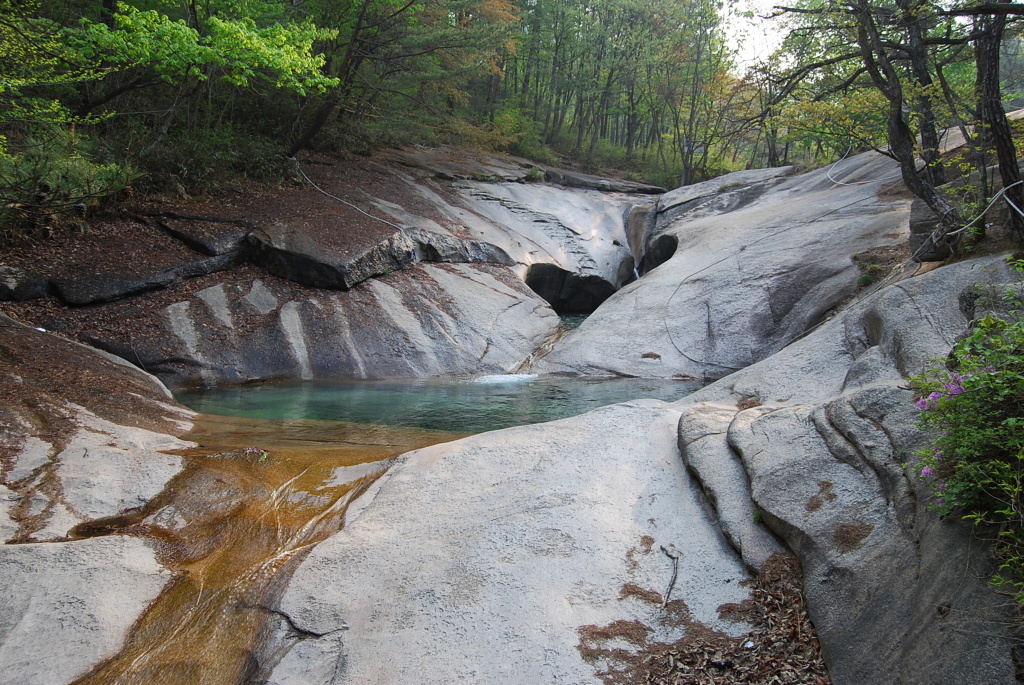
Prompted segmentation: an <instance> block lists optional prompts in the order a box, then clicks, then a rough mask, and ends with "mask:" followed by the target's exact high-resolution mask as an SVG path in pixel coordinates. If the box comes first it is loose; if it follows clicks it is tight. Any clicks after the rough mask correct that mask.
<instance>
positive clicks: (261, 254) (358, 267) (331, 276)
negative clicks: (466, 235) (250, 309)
mask: <svg viewBox="0 0 1024 685" xmlns="http://www.w3.org/2000/svg"><path fill="white" fill-rule="evenodd" d="M396 226H397V225H396ZM249 240H250V241H251V243H252V246H253V251H252V254H251V255H250V259H251V260H252V261H253V262H254V263H255V264H258V265H260V266H262V267H263V268H265V269H266V270H267V271H268V272H270V273H272V274H274V275H276V276H280V277H281V278H284V279H287V280H289V281H293V282H295V283H301V284H302V285H308V286H310V287H313V288H327V289H333V290H348V289H349V288H351V287H352V286H354V285H356V284H357V283H362V282H363V281H365V280H367V279H368V278H372V277H374V276H382V275H385V274H389V273H391V272H393V271H398V270H400V269H408V268H410V267H412V266H413V265H414V264H418V263H420V262H449V263H462V264H473V263H483V264H503V265H505V266H508V265H510V264H512V263H513V262H512V260H511V258H510V257H509V256H508V255H507V254H505V253H504V252H503V251H502V250H501V249H500V248H497V247H495V246H493V245H490V244H488V243H484V242H480V241H475V240H462V239H459V238H456V237H455V236H452V235H451V234H449V233H447V232H434V231H427V230H424V229H422V228H414V227H408V228H403V227H401V226H397V230H396V231H395V232H394V233H393V234H392V235H391V236H389V237H387V238H386V239H384V240H381V241H380V242H377V243H374V244H372V245H369V246H367V247H365V248H362V249H356V250H352V249H338V248H333V247H332V246H330V245H324V244H322V243H320V242H318V241H317V240H316V238H315V237H314V236H311V235H309V234H308V233H307V232H305V231H302V230H297V229H295V228H292V227H289V226H285V225H282V224H276V225H273V226H268V227H266V228H260V229H257V230H255V231H253V232H252V233H251V234H249ZM349 248H351V246H349Z"/></svg>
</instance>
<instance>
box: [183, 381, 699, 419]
mask: <svg viewBox="0 0 1024 685" xmlns="http://www.w3.org/2000/svg"><path fill="white" fill-rule="evenodd" d="M698 387H699V384H697V383H694V382H687V381H673V380H658V379H642V378H566V377H552V376H532V375H518V376H515V375H509V376H484V377H480V378H472V379H437V378H431V379H416V380H402V381H396V380H388V381H337V382H305V383H274V384H265V385H255V386H254V385H247V386H229V387H216V388H206V389H201V390H192V391H185V392H181V393H179V394H178V401H180V402H182V403H183V404H185V405H187V406H189V407H191V408H192V409H195V410H196V411H200V412H203V413H206V414H219V415H222V416H242V417H248V418H262V419H320V420H328V421H351V422H355V423H370V424H377V425H385V426H407V427H412V428H427V429H433V430H445V431H456V432H460V433H480V432H484V431H488V430H497V429H499V428H508V427H510V426H519V425H523V424H528V423H541V422H543V421H552V420H555V419H562V418H566V417H569V416H575V415H577V414H582V413H584V412H587V411H590V410H591V409H595V408H597V407H601V406H604V405H607V404H615V403H617V402H625V401H628V400H633V399H639V398H653V399H659V400H666V401H674V400H678V399H680V398H681V397H684V396H686V395H688V394H690V393H691V392H693V391H694V390H696V389H697V388H698Z"/></svg>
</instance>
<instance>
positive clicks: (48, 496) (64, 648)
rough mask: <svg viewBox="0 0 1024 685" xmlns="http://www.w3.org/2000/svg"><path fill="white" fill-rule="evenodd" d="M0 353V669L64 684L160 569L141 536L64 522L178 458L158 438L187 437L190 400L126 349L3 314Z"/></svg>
mask: <svg viewBox="0 0 1024 685" xmlns="http://www.w3.org/2000/svg"><path fill="white" fill-rule="evenodd" d="M0 361H2V363H0V400H2V401H0V463H2V486H0V495H2V496H0V533H2V535H3V539H4V541H5V542H7V543H8V544H5V545H2V546H0V591H2V592H3V593H4V597H5V600H4V603H3V609H2V610H0V661H2V663H3V664H4V675H3V680H4V681H5V682H19V683H39V685H56V684H59V683H68V682H71V681H72V680H74V679H75V678H76V677H77V676H79V675H81V674H83V673H84V672H85V671H88V670H89V669H90V668H92V666H94V665H95V664H96V663H98V662H99V661H101V660H103V659H105V658H108V657H110V656H113V655H114V654H115V653H116V652H117V651H118V649H119V648H120V646H121V644H122V642H123V640H124V636H125V634H126V632H127V630H128V629H129V627H130V626H131V625H132V624H133V623H134V622H135V620H136V619H137V618H138V616H139V614H140V613H141V612H142V611H143V610H144V609H145V608H146V607H147V606H148V605H149V603H150V602H151V601H152V600H153V599H154V598H155V597H156V596H157V595H158V594H159V593H160V591H161V590H162V589H163V587H164V586H165V584H166V583H167V582H168V581H169V580H170V574H169V573H168V571H167V570H166V569H165V568H164V567H163V566H162V565H160V564H159V563H158V562H157V560H156V551H155V550H154V548H153V547H152V546H151V544H150V543H149V542H147V541H144V540H142V539H139V538H129V537H114V538H105V539H97V540H82V541H74V542H72V541H69V535H70V534H71V529H72V528H73V527H74V526H76V525H78V524H79V523H81V522H83V521H89V520H92V519H94V518H96V517H100V516H112V515H115V514H118V513H120V512H123V511H127V510H131V509H134V508H137V507H138V506H140V505H141V504H143V503H145V502H146V501H147V500H148V499H149V498H151V497H153V496H155V495H156V494H157V493H158V492H160V491H161V490H162V489H163V487H164V485H165V484H166V482H167V481H169V480H170V479H171V478H173V477H174V475H175V474H176V473H178V471H179V470H180V459H179V458H178V457H174V456H171V455H168V454H164V453H161V452H159V451H158V450H165V449H180V448H183V447H188V446H189V445H190V443H187V442H185V441H183V440H181V439H179V438H178V437H176V436H179V435H181V434H183V433H185V432H186V431H187V430H188V428H189V426H190V425H191V424H190V419H191V417H192V416H193V413H192V412H190V411H188V410H186V409H185V408H183V407H180V406H177V405H175V404H174V402H173V400H172V399H171V397H170V394H169V393H168V392H167V390H166V388H164V387H163V386H162V385H161V384H160V383H159V381H157V380H156V379H155V378H153V377H151V376H148V375H146V374H144V373H142V372H140V371H139V370H137V369H135V368H134V367H131V366H130V365H128V364H127V363H126V362H124V361H122V360H120V359H118V358H116V357H112V356H110V355H107V354H105V353H102V352H98V351H96V350H92V349H89V348H87V347H85V346H82V345H79V344H76V343H72V342H70V341H67V340H63V339H61V338H59V337H57V336H54V335H51V334H48V333H41V332H39V331H36V330H33V329H30V328H27V327H25V326H23V325H21V324H18V323H17V322H15V321H12V320H11V319H8V318H7V317H4V316H0ZM12 543H17V544H12ZM55 646H59V648H55Z"/></svg>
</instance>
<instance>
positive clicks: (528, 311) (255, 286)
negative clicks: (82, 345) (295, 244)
mask: <svg viewBox="0 0 1024 685" xmlns="http://www.w3.org/2000/svg"><path fill="white" fill-rule="evenodd" d="M110 320H117V321H135V322H138V324H137V325H133V326H131V327H124V326H110V327H107V326H105V325H104V323H105V322H107V321H110ZM53 325H59V326H64V327H65V330H68V331H69V332H75V333H77V335H79V336H80V337H83V338H85V339H87V340H89V341H90V342H91V343H92V344H94V345H96V346H98V347H101V348H103V349H106V350H108V351H110V352H113V353H115V354H117V355H120V356H122V357H124V358H126V359H129V360H132V361H134V362H135V363H136V364H138V365H140V366H141V367H142V368H145V369H148V370H149V371H151V372H152V373H155V374H157V375H159V376H160V377H161V378H162V379H164V381H165V382H167V383H168V384H170V385H172V386H180V385H185V384H189V383H193V384H194V383H202V384H207V385H209V384H214V383H217V382H242V381H247V380H253V379H270V378H281V379H288V378H290V379H302V380H314V379H329V378H400V377H406V378H414V377H428V376H458V375H467V374H474V373H476V374H487V373H505V372H509V371H512V370H514V369H515V368H516V367H517V366H519V365H520V364H521V363H523V362H524V361H525V360H526V359H527V357H528V356H529V355H530V354H531V353H532V352H533V351H534V350H536V349H537V348H538V347H539V346H540V345H541V344H542V343H544V342H545V341H546V340H548V339H549V338H550V337H551V336H552V335H553V334H554V333H555V332H556V331H557V330H558V326H559V322H558V317H557V316H556V315H555V314H554V312H553V311H552V310H551V308H550V307H548V306H547V304H546V303H545V302H544V301H543V300H541V299H540V298H539V297H537V296H536V295H535V294H534V293H532V292H531V291H530V290H529V289H528V288H526V286H525V285H523V283H522V282H521V281H519V280H518V279H517V278H516V277H515V276H514V275H513V273H512V272H511V271H509V269H508V268H506V267H500V266H490V265H482V264H481V265H471V264H420V265H417V266H416V267H414V268H411V269H407V270H404V271H399V272H396V273H394V274H390V275H386V276H383V277H381V278H375V279H371V280H369V281H366V282H364V283H362V284H359V285H358V286H356V287H355V288H353V289H351V290H348V291H344V292H342V291H323V290H319V291H318V290H311V289H308V288H303V287H300V286H297V285H295V284H294V283H291V282H289V281H284V280H281V279H278V278H274V277H272V276H268V275H267V274H265V273H262V272H259V271H257V270H255V269H252V268H249V269H240V270H236V271H234V272H232V273H231V274H224V275H220V274H218V275H214V276H211V277H208V278H205V279H195V280H193V281H191V282H190V283H189V284H188V287H187V288H178V289H169V290H166V291H163V292H161V293H158V294H156V295H154V296H152V297H149V298H146V299H144V300H139V301H129V302H123V303H113V304H110V305H106V306H105V307H102V308H90V309H88V310H81V311H71V312H67V313H65V314H64V316H63V318H62V319H61V320H60V321H56V322H54V324H53Z"/></svg>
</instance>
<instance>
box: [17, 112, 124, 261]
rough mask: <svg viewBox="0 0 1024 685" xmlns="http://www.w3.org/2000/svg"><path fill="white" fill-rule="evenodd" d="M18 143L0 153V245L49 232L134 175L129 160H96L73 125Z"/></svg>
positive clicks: (92, 206) (90, 144) (88, 143)
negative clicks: (12, 150) (11, 151)
mask: <svg viewBox="0 0 1024 685" xmlns="http://www.w3.org/2000/svg"><path fill="white" fill-rule="evenodd" d="M20 145H21V148H22V149H20V150H18V151H17V153H16V154H13V155H0V228H2V230H3V232H2V233H0V243H3V242H12V241H15V240H18V239H24V238H31V237H34V236H38V235H52V234H54V233H56V232H58V231H59V230H61V229H62V228H64V227H65V226H66V225H68V223H69V221H73V220H75V219H76V218H84V217H85V216H86V215H87V213H88V212H90V211H92V210H93V209H95V208H96V207H98V206H99V205H100V204H101V203H102V202H104V201H105V200H107V199H109V198H111V197H113V196H115V195H117V194H118V193H120V192H122V191H124V190H125V189H126V188H127V187H129V185H130V183H131V182H132V180H133V179H134V178H136V177H137V176H138V172H137V171H135V169H134V168H132V167H131V166H129V165H127V164H123V163H117V162H106V163H97V162H96V161H95V160H96V158H97V157H98V156H99V155H98V154H97V150H96V146H95V144H94V143H93V142H92V141H90V140H89V139H87V138H84V137H82V136H79V135H77V134H76V133H75V132H74V130H73V129H72V130H70V131H58V132H57V133H56V134H54V135H51V136H49V137H47V138H45V139H35V138H26V139H24V141H22V143H21V144H20Z"/></svg>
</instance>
